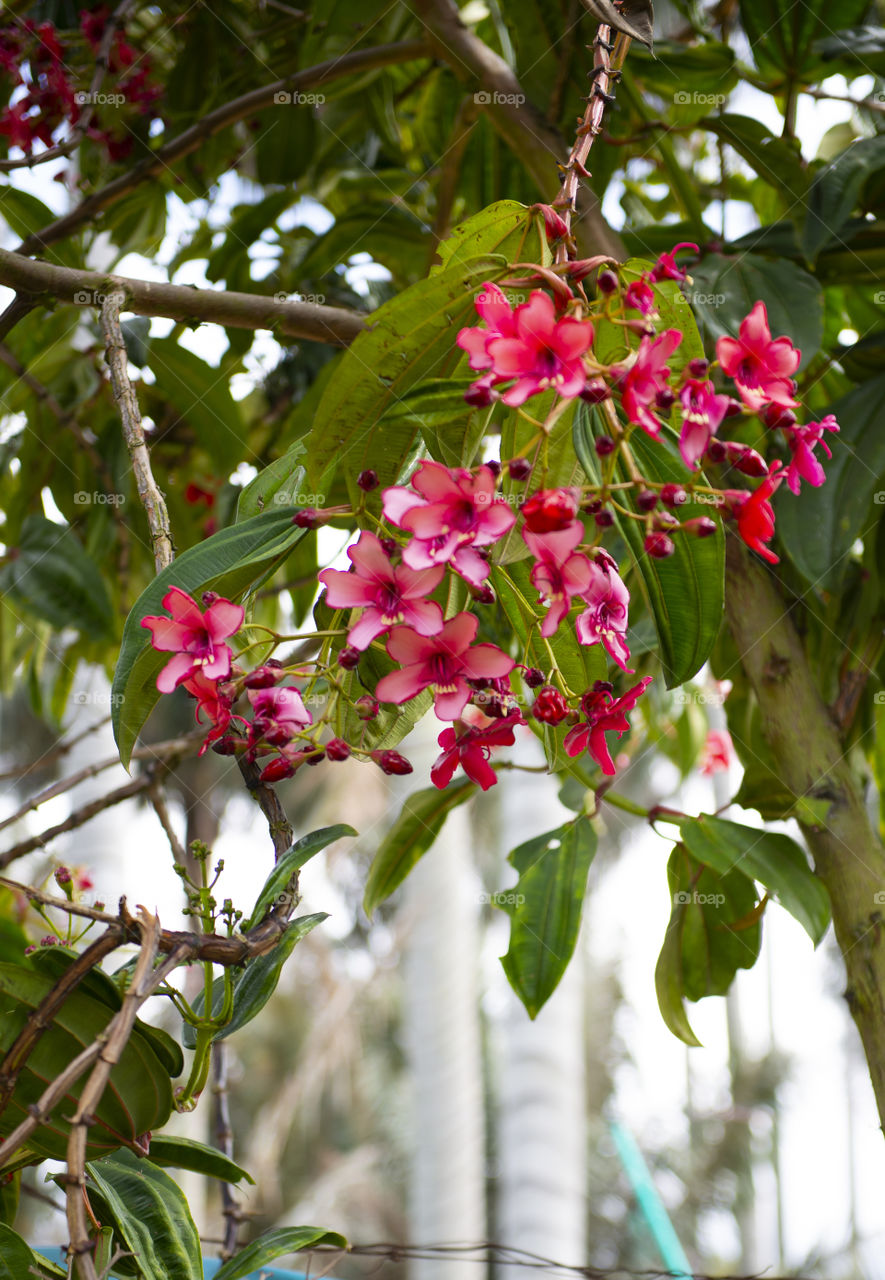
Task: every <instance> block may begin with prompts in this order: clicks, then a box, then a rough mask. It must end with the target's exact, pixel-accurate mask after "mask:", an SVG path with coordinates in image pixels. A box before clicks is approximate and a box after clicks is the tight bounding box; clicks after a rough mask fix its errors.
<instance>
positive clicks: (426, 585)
mask: <svg viewBox="0 0 885 1280" xmlns="http://www.w3.org/2000/svg"><path fill="white" fill-rule="evenodd" d="M445 573H446V570H445V565H437V566H435V567H434V568H433V569H409V568H408V567H407V566H406V565H399V566H398V567H397V568H396V569H394V571H393V578H394V585H395V588H396V591H397V592H398V594H399V595H400V597H401V598H402V599H403V600H414V599H415V598H416V597H417V596H429V595H430V593H431V591H435V590H436V588H437V587H438V586H439V584H440V583H441V582H442V580H443V578H444V577H445Z"/></svg>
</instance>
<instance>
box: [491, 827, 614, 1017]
mask: <svg viewBox="0 0 885 1280" xmlns="http://www.w3.org/2000/svg"><path fill="white" fill-rule="evenodd" d="M595 853H596V832H595V830H594V829H593V824H592V823H591V821H590V819H589V818H587V817H586V816H583V815H581V816H579V817H577V818H574V819H573V820H572V821H571V822H566V823H565V824H564V825H563V826H561V827H557V828H556V830H555V831H548V832H547V833H546V834H545V835H542V836H535V838H534V839H532V840H528V841H526V843H525V844H521V845H519V847H518V848H516V849H514V850H513V852H512V853H511V854H510V855H509V856H508V862H510V864H511V866H513V867H515V868H516V870H517V871H518V872H519V879H518V881H517V882H516V884H515V885H514V887H513V888H512V889H506V890H504V891H503V892H502V893H498V894H496V895H495V899H494V901H495V905H496V906H498V907H501V908H502V909H503V910H504V911H506V912H507V914H508V915H509V916H510V946H509V947H508V950H507V954H506V955H504V956H502V957H501V963H502V965H503V966H504V972H505V973H506V974H507V978H508V980H509V982H510V985H511V986H512V987H513V990H514V991H515V992H516V994H517V995H518V996H519V998H520V1000H521V1001H522V1003H523V1004H524V1005H525V1007H526V1011H527V1013H528V1015H529V1017H530V1018H534V1017H536V1016H537V1014H538V1012H539V1011H540V1009H541V1008H542V1006H543V1005H544V1004H546V1002H547V1001H548V1000H549V999H550V997H551V996H552V994H553V992H554V991H555V990H556V987H557V985H558V984H559V980H560V979H561V977H562V975H563V974H564V973H565V970H566V967H567V965H568V962H569V960H570V959H571V957H572V953H573V952H574V949H575V944H576V942H577V940H578V932H579V930H580V927H581V910H582V907H583V905H584V894H585V893H586V891H587V876H588V873H589V871H590V864H591V863H592V861H593V857H594V855H595Z"/></svg>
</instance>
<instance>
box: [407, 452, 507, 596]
mask: <svg viewBox="0 0 885 1280" xmlns="http://www.w3.org/2000/svg"><path fill="white" fill-rule="evenodd" d="M412 486H413V489H417V493H415V492H413V491H412V489H406V488H403V487H402V486H394V487H393V488H391V489H385V490H384V495H383V505H384V515H385V517H386V518H387V519H388V520H389V521H390V522H391V523H392V524H395V525H399V527H400V528H401V529H405V530H406V531H407V532H408V533H412V534H414V535H415V536H414V537H413V538H412V540H411V542H409V544H408V545H407V546H406V548H405V550H404V551H403V561H404V563H405V564H406V566H407V567H408V568H409V569H415V570H425V569H435V568H436V567H437V566H439V565H443V564H446V563H450V564H451V565H452V568H453V569H455V570H457V572H458V573H460V574H461V576H462V578H465V579H466V580H467V581H468V582H469V583H470V584H471V586H474V587H480V586H482V584H483V582H484V581H485V580H486V578H487V577H488V576H489V566H488V563H487V561H485V560H484V559H483V557H482V556H481V555H479V554H478V553H477V551H476V550H475V548H476V547H488V546H491V545H492V544H493V543H495V542H497V541H498V539H499V538H502V537H503V536H504V534H505V533H508V532H509V530H510V529H512V528H513V525H514V523H515V522H516V514H515V512H513V511H511V509H510V508H509V507H508V506H507V503H506V502H502V501H501V499H500V498H498V497H497V496H496V494H495V476H494V474H493V473H492V471H491V470H490V469H489V468H488V467H479V468H478V469H477V472H476V475H471V473H470V472H469V471H466V470H464V469H463V468H460V467H459V468H457V469H455V470H449V468H448V467H444V466H443V464H442V463H441V462H422V463H421V464H420V466H419V467H418V469H417V471H416V472H415V474H414V475H413V476H412Z"/></svg>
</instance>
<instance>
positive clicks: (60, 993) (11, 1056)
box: [0, 923, 126, 1115]
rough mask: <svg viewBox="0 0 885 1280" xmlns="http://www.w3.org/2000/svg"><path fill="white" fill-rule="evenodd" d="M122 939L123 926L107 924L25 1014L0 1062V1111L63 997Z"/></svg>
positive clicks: (1, 1112) (63, 999)
mask: <svg viewBox="0 0 885 1280" xmlns="http://www.w3.org/2000/svg"><path fill="white" fill-rule="evenodd" d="M125 941H126V930H125V929H124V928H123V926H122V925H120V924H116V923H115V924H110V925H108V927H107V929H106V930H105V932H104V933H103V934H102V935H101V936H100V937H98V938H96V939H95V941H94V942H93V943H92V944H91V945H90V946H88V947H87V948H86V950H85V951H82V952H81V953H80V955H79V956H77V959H76V960H75V961H74V963H73V964H72V965H71V967H70V968H69V969H68V970H67V972H66V973H64V974H63V975H62V976H61V978H59V980H58V982H56V983H55V985H54V986H53V988H52V990H51V991H50V992H49V994H48V995H47V996H46V998H45V999H43V1000H41V1001H40V1003H39V1004H38V1005H37V1007H36V1008H35V1009H34V1010H33V1011H32V1012H31V1013H30V1014H29V1016H28V1020H27V1022H26V1023H25V1025H24V1026H23V1027H22V1029H21V1031H20V1032H19V1033H18V1035H17V1036H16V1038H15V1040H14V1041H13V1043H12V1045H11V1046H10V1048H9V1050H8V1051H7V1053H6V1056H5V1057H4V1059H3V1061H2V1063H0V1115H2V1114H3V1112H4V1111H5V1110H6V1107H7V1105H8V1103H9V1099H10V1098H11V1097H12V1091H13V1089H14V1088H15V1084H16V1081H17V1080H18V1077H19V1075H20V1073H21V1070H22V1068H23V1067H24V1065H25V1063H26V1062H27V1060H28V1057H29V1056H30V1054H31V1053H32V1052H33V1050H34V1049H35V1047H36V1045H37V1042H38V1041H39V1039H40V1037H41V1036H42V1035H43V1032H44V1031H45V1030H46V1029H47V1027H49V1026H51V1025H52V1020H53V1018H54V1017H55V1015H56V1013H58V1011H59V1009H60V1008H61V1006H62V1005H63V1004H64V1002H65V1000H66V999H67V998H68V996H69V995H70V994H71V992H72V991H74V990H76V988H77V987H78V986H79V985H80V983H81V982H82V981H83V979H84V978H85V977H86V975H87V974H88V973H90V972H91V970H92V969H94V968H95V966H96V965H98V964H100V963H101V961H102V960H103V959H104V957H105V956H107V955H110V953H111V952H112V951H114V950H116V948H117V947H119V946H120V944H121V943H122V942H125Z"/></svg>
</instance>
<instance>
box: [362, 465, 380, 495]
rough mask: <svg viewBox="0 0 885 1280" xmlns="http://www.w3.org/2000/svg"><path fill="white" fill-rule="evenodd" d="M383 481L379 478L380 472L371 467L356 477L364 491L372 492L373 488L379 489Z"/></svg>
mask: <svg viewBox="0 0 885 1280" xmlns="http://www.w3.org/2000/svg"><path fill="white" fill-rule="evenodd" d="M380 483H381V481H380V480H379V479H378V472H377V471H373V470H372V469H371V467H369V468H367V470H365V471H361V472H360V473H359V475H358V476H357V478H356V485H357V488H358V489H362V491H363V493H371V492H372V490H373V489H377V488H378V485H379V484H380Z"/></svg>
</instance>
